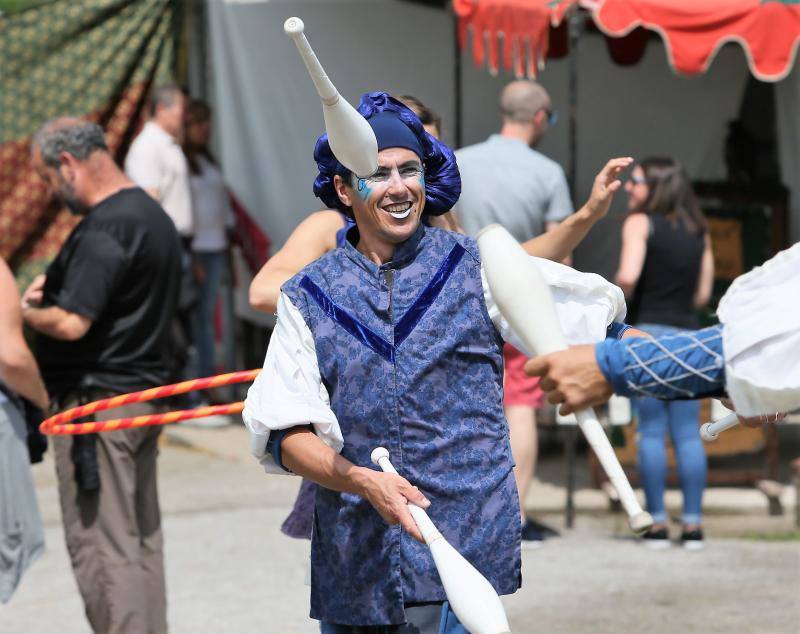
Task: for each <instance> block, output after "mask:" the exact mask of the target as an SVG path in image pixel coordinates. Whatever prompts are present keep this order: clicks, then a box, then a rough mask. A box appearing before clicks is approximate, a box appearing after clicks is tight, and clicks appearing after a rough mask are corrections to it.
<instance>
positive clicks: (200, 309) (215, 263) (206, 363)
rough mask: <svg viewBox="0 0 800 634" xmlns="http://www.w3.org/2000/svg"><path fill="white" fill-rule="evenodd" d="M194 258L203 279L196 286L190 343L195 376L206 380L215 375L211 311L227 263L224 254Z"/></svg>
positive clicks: (215, 252)
mask: <svg viewBox="0 0 800 634" xmlns="http://www.w3.org/2000/svg"><path fill="white" fill-rule="evenodd" d="M194 257H195V258H196V259H197V260H198V262H199V263H200V265H201V266H202V267H203V270H204V271H205V278H204V279H203V281H202V282H198V283H197V305H196V306H195V310H194V315H193V320H192V340H193V343H194V346H195V349H196V351H197V364H196V369H195V376H197V377H205V376H211V375H213V374H214V373H215V367H214V309H215V308H216V305H217V297H218V295H219V289H220V283H221V282H222V276H223V274H224V273H225V270H226V269H227V266H228V261H227V253H226V252H225V251H210V252H204V251H195V253H194Z"/></svg>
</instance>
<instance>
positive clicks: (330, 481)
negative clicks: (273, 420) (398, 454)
mask: <svg viewBox="0 0 800 634" xmlns="http://www.w3.org/2000/svg"><path fill="white" fill-rule="evenodd" d="M280 455H281V462H282V463H283V465H284V466H285V467H286V468H287V469H290V470H291V471H293V472H294V473H297V474H299V475H302V476H303V477H305V478H307V479H309V480H312V481H313V482H316V483H317V484H319V485H321V486H323V487H325V488H326V489H331V490H333V491H341V492H344V493H355V494H356V495H360V496H361V497H363V498H364V499H366V500H367V501H368V502H369V503H370V504H372V506H373V507H374V508H375V510H376V511H378V513H379V514H380V516H381V517H382V518H383V519H384V520H385V521H386V522H387V523H388V524H390V525H394V524H400V525H401V526H402V527H403V530H404V531H406V532H407V533H408V534H409V535H411V537H413V538H414V539H416V540H418V541H420V542H423V543H424V540H423V539H422V534H421V533H420V532H419V528H417V525H416V523H415V522H414V519H413V518H412V517H411V513H409V511H408V506H407V505H408V503H409V502H412V503H414V504H416V505H417V506H421V507H422V508H428V507H429V506H430V502H429V501H428V499H427V498H425V496H424V495H422V493H420V491H419V489H418V488H417V487H415V486H413V485H412V484H411V483H410V482H409V481H408V480H406V479H405V478H403V477H401V476H399V475H396V474H393V473H383V472H382V471H375V470H374V469H369V468H366V467H358V466H356V465H354V464H353V463H352V462H350V461H349V460H347V459H345V458H343V457H342V456H340V455H339V454H338V453H336V452H335V451H334V450H333V449H331V448H330V447H328V446H327V445H326V444H325V443H323V442H322V441H321V440H320V439H319V438H317V436H316V435H315V434H314V432H312V431H311V430H309V429H308V428H303V427H301V428H296V429H293V430H291V431H290V432H289V433H288V434H286V436H285V437H284V438H283V440H282V442H281V448H280Z"/></svg>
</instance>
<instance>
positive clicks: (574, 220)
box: [522, 157, 633, 262]
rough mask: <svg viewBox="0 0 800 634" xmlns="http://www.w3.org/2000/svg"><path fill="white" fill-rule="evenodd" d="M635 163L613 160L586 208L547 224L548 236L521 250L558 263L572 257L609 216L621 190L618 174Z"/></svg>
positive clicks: (531, 242)
mask: <svg viewBox="0 0 800 634" xmlns="http://www.w3.org/2000/svg"><path fill="white" fill-rule="evenodd" d="M632 162H633V159H632V158H629V157H626V158H615V159H611V160H610V161H609V162H608V163H606V164H605V166H604V167H603V169H602V170H600V173H599V174H598V175H597V176H596V177H595V179H594V184H593V185H592V192H591V194H590V196H589V200H588V201H587V202H586V204H585V205H584V206H583V207H581V208H580V209H579V210H578V211H576V212H575V213H574V214H571V215H569V216H567V217H566V218H565V219H564V220H563V221H562V222H560V223H557V224H556V223H553V224H552V225H551V224H550V223H548V226H550V227H551V228H550V229H549V230H548V231H547V232H546V233H544V234H542V235H540V236H537V237H535V238H533V239H532V240H528V241H527V242H524V243H523V244H522V247H523V248H524V249H525V250H526V251H527V252H528V253H529V254H530V255H535V256H537V257H540V258H545V259H547V260H553V261H556V262H561V261H563V260H565V259H566V258H567V257H569V256H570V254H571V253H572V251H573V250H574V249H575V247H577V246H578V244H580V242H581V240H583V239H584V238H585V237H586V234H587V233H589V229H591V228H592V227H593V226H594V225H595V223H596V222H597V221H598V220H600V219H601V218H603V217H604V216H605V215H606V214H607V213H608V209H609V207H610V206H611V201H612V200H613V198H614V194H615V193H616V192H617V191H618V190H619V189H620V187H622V181H620V180H619V174H620V172H621V171H622V170H624V169H625V168H627V167H629V166H630V164H631V163H632Z"/></svg>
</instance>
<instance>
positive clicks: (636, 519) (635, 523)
mask: <svg viewBox="0 0 800 634" xmlns="http://www.w3.org/2000/svg"><path fill="white" fill-rule="evenodd" d="M628 524H629V525H630V527H631V530H632V531H633V532H634V533H644V532H645V531H646V530H647V529H648V528H650V527H651V526H652V525H653V518H652V516H651V515H650V513H648V512H647V511H642V512H641V513H637V514H636V515H634V516H633V517H631V518H630V520H628Z"/></svg>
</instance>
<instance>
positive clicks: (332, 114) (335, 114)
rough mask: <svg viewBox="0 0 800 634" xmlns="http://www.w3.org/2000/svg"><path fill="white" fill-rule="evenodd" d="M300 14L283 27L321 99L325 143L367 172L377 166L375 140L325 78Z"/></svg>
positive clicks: (339, 157)
mask: <svg viewBox="0 0 800 634" xmlns="http://www.w3.org/2000/svg"><path fill="white" fill-rule="evenodd" d="M304 29H305V25H304V24H303V21H302V20H301V19H300V18H289V19H288V20H286V22H284V24H283V30H284V32H285V33H286V35H288V36H289V37H291V38H292V39H293V40H294V43H295V44H296V45H297V50H298V51H300V56H301V57H302V58H303V62H304V63H305V65H306V68H307V69H308V74H309V75H311V79H312V81H313V82H314V86H316V88H317V93H318V94H319V98H320V100H321V101H322V114H323V116H324V117H325V130H326V131H327V132H328V143H329V144H330V146H331V151H332V152H333V154H334V156H335V157H336V158H337V160H338V161H339V162H340V163H341V164H342V165H344V166H345V167H346V168H347V169H349V170H350V171H351V172H353V173H354V174H356V175H357V176H369V175H370V174H372V173H373V172H374V171H375V170H376V169H378V141H377V140H376V139H375V133H374V132H373V131H372V128H371V127H370V126H369V123H367V120H366V119H365V118H364V117H362V116H361V115H360V114H359V113H358V111H357V110H356V109H355V108H353V106H351V105H350V104H349V103H348V102H347V100H346V99H344V98H343V97H342V96H341V95H340V94H339V91H338V90H336V87H335V86H334V85H333V84H332V83H331V80H330V79H328V76H327V75H326V74H325V69H323V68H322V65H321V64H320V63H319V60H318V59H317V56H316V55H315V54H314V51H313V49H312V48H311V46H310V45H309V43H308V40H307V39H306V36H305V35H303V30H304Z"/></svg>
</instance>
